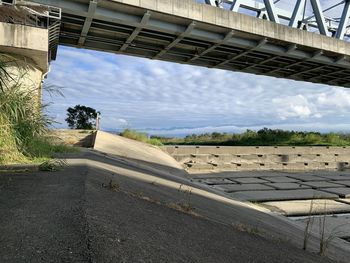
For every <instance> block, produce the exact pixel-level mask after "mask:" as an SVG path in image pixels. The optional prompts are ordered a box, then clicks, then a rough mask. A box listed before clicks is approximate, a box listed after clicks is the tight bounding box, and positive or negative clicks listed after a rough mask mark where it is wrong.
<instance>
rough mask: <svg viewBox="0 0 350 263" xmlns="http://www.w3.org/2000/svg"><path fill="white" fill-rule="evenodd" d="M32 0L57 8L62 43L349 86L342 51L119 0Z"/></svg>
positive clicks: (349, 73) (348, 68)
mask: <svg viewBox="0 0 350 263" xmlns="http://www.w3.org/2000/svg"><path fill="white" fill-rule="evenodd" d="M34 2H39V3H43V2H45V3H48V4H52V5H53V6H57V7H61V8H62V24H61V33H60V44H62V45H68V46H74V47H81V48H88V49H94V50H102V51H107V52H113V53H117V54H125V55H132V56H139V57H146V58H150V59H158V60H165V61H171V62H177V63H183V64H191V65H197V66H204V67H209V68H218V69H224V70H232V71H239V72H247V73H253V74H259V75H267V76H273V77H279V78H287V79H293V80H301V81H307V82H314V83H322V84H329V85H336V86H343V87H350V62H349V60H348V59H349V57H348V56H347V55H342V54H339V53H334V52H330V51H324V50H320V49H318V48H312V47H310V46H303V45H296V44H293V43H291V42H287V41H281V40H277V39H276V38H269V37H264V36H261V35H257V34H252V33H247V32H243V31H238V30H232V29H230V28H227V27H222V26H217V25H215V24H208V23H204V22H199V21H198V20H197V21H194V19H189V18H185V17H181V16H174V15H170V14H166V13H161V12H157V11H154V10H151V9H149V8H145V7H138V6H131V5H125V4H123V3H118V2H120V1H115V2H113V1H100V2H99V4H98V6H97V5H96V4H94V1H91V2H90V1H88V0H86V1H83V0H80V1H67V0H60V1H58V0H56V1H55V0H49V1H40V0H36V1H34ZM196 5H199V4H196ZM209 8H212V7H209ZM240 16H242V15H240ZM250 19H251V18H250ZM253 19H255V18H253ZM260 21H261V20H260ZM295 30H296V29H295ZM305 33H307V32H305ZM307 34H312V33H307ZM339 41H340V40H339Z"/></svg>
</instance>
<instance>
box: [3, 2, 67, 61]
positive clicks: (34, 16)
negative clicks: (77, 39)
mask: <svg viewBox="0 0 350 263" xmlns="http://www.w3.org/2000/svg"><path fill="white" fill-rule="evenodd" d="M0 22H5V23H11V24H20V25H25V26H32V27H38V28H45V29H48V34H49V36H48V39H49V61H51V60H54V59H55V58H56V54H57V48H58V43H59V35H60V26H61V9H60V8H57V7H52V6H47V5H38V4H33V3H28V2H26V1H16V0H0Z"/></svg>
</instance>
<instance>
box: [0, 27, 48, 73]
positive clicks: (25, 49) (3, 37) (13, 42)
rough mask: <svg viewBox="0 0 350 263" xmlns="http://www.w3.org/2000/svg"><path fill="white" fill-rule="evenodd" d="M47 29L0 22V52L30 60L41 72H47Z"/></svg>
mask: <svg viewBox="0 0 350 263" xmlns="http://www.w3.org/2000/svg"><path fill="white" fill-rule="evenodd" d="M48 38H49V33H48V30H47V29H42V28H35V27H30V26H24V25H16V24H9V23H2V22H0V52H3V53H10V54H15V55H20V56H24V57H26V58H28V59H31V60H32V61H33V62H34V64H35V65H36V66H37V67H38V68H40V70H42V71H43V72H47V71H48V69H49V65H48V53H49V39H48Z"/></svg>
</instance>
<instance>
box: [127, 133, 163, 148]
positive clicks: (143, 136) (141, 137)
mask: <svg viewBox="0 0 350 263" xmlns="http://www.w3.org/2000/svg"><path fill="white" fill-rule="evenodd" d="M120 135H121V136H123V137H125V138H129V139H132V140H136V141H140V142H144V143H148V144H152V145H155V146H162V145H163V144H162V143H161V141H160V140H159V139H157V138H149V137H148V135H147V133H142V132H138V131H135V130H131V129H125V130H124V131H122V132H121V133H120Z"/></svg>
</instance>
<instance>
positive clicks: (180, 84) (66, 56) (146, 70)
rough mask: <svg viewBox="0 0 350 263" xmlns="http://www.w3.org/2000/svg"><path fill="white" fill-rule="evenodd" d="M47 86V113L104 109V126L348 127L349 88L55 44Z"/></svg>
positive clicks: (163, 131) (168, 129) (180, 132)
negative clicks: (78, 107)
mask: <svg viewBox="0 0 350 263" xmlns="http://www.w3.org/2000/svg"><path fill="white" fill-rule="evenodd" d="M45 85H48V86H55V87H57V88H58V89H60V91H61V92H62V93H63V94H64V97H62V96H60V95H58V94H48V93H46V92H44V96H43V97H44V101H45V102H46V103H51V104H50V106H49V107H48V113H49V114H50V115H51V116H52V117H53V118H54V119H55V120H56V121H57V122H58V123H57V124H56V125H55V126H56V127H58V128H66V127H67V125H66V123H65V121H64V119H65V118H66V109H67V108H68V107H72V106H75V105H77V104H81V105H86V106H89V107H93V108H95V109H96V110H98V111H100V112H101V127H102V129H103V130H108V131H120V130H122V129H124V128H132V129H137V130H142V131H146V132H148V133H150V134H158V135H172V136H173V135H177V136H184V135H186V134H191V133H203V132H213V131H219V132H235V133H238V132H243V131H245V130H246V129H253V130H257V129H260V128H263V127H268V128H279V129H289V130H291V129H292V130H303V131H311V130H312V131H320V132H329V131H332V132H350V114H349V113H350V89H345V88H342V87H332V86H326V85H319V84H312V83H305V82H297V81H292V80H285V79H277V78H272V77H265V76H256V75H251V74H246V73H237V72H231V71H224V70H218V69H208V68H201V67H196V66H190V65H182V64H175V63H169V62H162V61H157V60H149V59H144V58H136V57H130V56H124V55H115V54H109V53H103V52H97V51H89V50H84V49H77V48H68V47H60V48H59V51H58V56H57V60H56V61H54V62H52V63H51V71H50V73H49V74H48V77H47V79H46V80H45Z"/></svg>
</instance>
